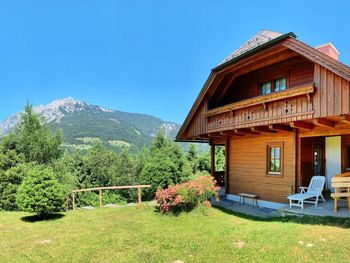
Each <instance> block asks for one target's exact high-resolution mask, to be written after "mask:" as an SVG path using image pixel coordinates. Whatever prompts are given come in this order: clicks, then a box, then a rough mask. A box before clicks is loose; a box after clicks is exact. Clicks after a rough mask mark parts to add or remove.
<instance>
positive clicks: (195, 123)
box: [184, 101, 208, 138]
mask: <svg viewBox="0 0 350 263" xmlns="http://www.w3.org/2000/svg"><path fill="white" fill-rule="evenodd" d="M207 105H208V104H207V101H206V102H204V103H202V105H200V107H199V108H198V111H197V112H196V113H195V115H194V117H193V119H192V121H191V123H190V124H189V125H188V127H187V129H186V131H185V133H184V138H194V137H197V136H200V135H202V134H205V133H207V130H208V128H207V127H208V123H207V120H206V118H205V117H204V113H205V112H206V111H207V109H208V107H207Z"/></svg>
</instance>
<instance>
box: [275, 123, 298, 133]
mask: <svg viewBox="0 0 350 263" xmlns="http://www.w3.org/2000/svg"><path fill="white" fill-rule="evenodd" d="M269 129H270V130H274V131H287V132H292V131H293V128H291V127H290V126H286V125H281V124H270V125H269Z"/></svg>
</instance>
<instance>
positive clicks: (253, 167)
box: [229, 132, 296, 203]
mask: <svg viewBox="0 0 350 263" xmlns="http://www.w3.org/2000/svg"><path fill="white" fill-rule="evenodd" d="M270 142H283V144H284V160H283V163H284V174H283V177H273V176H267V175H266V164H267V143H270ZM229 145H230V148H229V193H230V194H239V193H240V192H252V193H256V194H258V195H259V198H260V199H263V200H267V201H272V202H283V203H285V202H287V199H286V196H288V195H289V194H291V192H292V189H294V188H295V168H296V157H295V156H296V153H295V133H292V132H290V133H287V132H279V133H277V134H273V135H263V134H260V135H259V136H244V137H231V138H230V143H229Z"/></svg>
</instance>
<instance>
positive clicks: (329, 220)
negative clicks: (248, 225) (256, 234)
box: [214, 207, 350, 228]
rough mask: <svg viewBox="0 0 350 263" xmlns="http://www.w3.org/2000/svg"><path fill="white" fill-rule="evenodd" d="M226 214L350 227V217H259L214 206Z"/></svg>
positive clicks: (261, 219)
mask: <svg viewBox="0 0 350 263" xmlns="http://www.w3.org/2000/svg"><path fill="white" fill-rule="evenodd" d="M214 208H215V209H218V210H220V211H222V212H224V213H226V214H229V215H234V216H237V217H240V218H244V219H248V220H252V221H258V222H282V223H296V224H307V225H323V226H334V227H340V228H350V218H339V217H331V216H325V217H320V216H308V215H295V216H293V215H286V216H282V215H279V216H278V215H276V216H271V217H267V218H262V217H257V216H251V215H246V214H243V213H239V212H234V211H231V210H227V209H225V208H223V207H214Z"/></svg>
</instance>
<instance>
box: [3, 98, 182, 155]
mask: <svg viewBox="0 0 350 263" xmlns="http://www.w3.org/2000/svg"><path fill="white" fill-rule="evenodd" d="M34 111H35V112H36V113H37V114H39V115H40V116H41V117H42V119H43V121H44V123H45V124H46V125H48V127H50V129H52V130H53V131H55V130H57V129H62V131H63V133H64V143H65V146H66V147H70V148H80V149H87V148H89V147H91V145H92V144H93V143H94V142H96V141H102V142H103V143H105V144H106V145H109V146H110V147H115V148H120V147H122V146H126V147H129V148H131V149H134V150H136V149H140V148H142V147H143V146H147V145H149V144H150V143H151V141H152V139H153V137H154V136H155V134H156V133H157V131H158V130H159V129H164V131H165V133H166V134H167V135H168V136H170V137H171V138H175V135H176V134H177V132H178V130H179V128H180V125H179V124H176V123H173V122H166V121H163V120H161V119H159V118H157V117H154V116H150V115H146V114H139V113H128V112H122V111H117V110H110V109H106V108H104V107H101V106H97V105H91V104H89V103H86V102H83V101H79V100H75V99H73V98H71V97H69V98H65V99H59V100H55V101H53V102H51V103H49V104H47V105H41V106H37V107H34ZM20 116H21V113H16V114H15V115H13V116H11V117H9V118H7V119H5V120H4V121H2V122H0V137H1V136H3V135H6V134H7V133H9V132H10V131H11V130H12V129H13V128H14V127H15V125H16V124H17V123H18V121H19V119H20Z"/></svg>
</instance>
